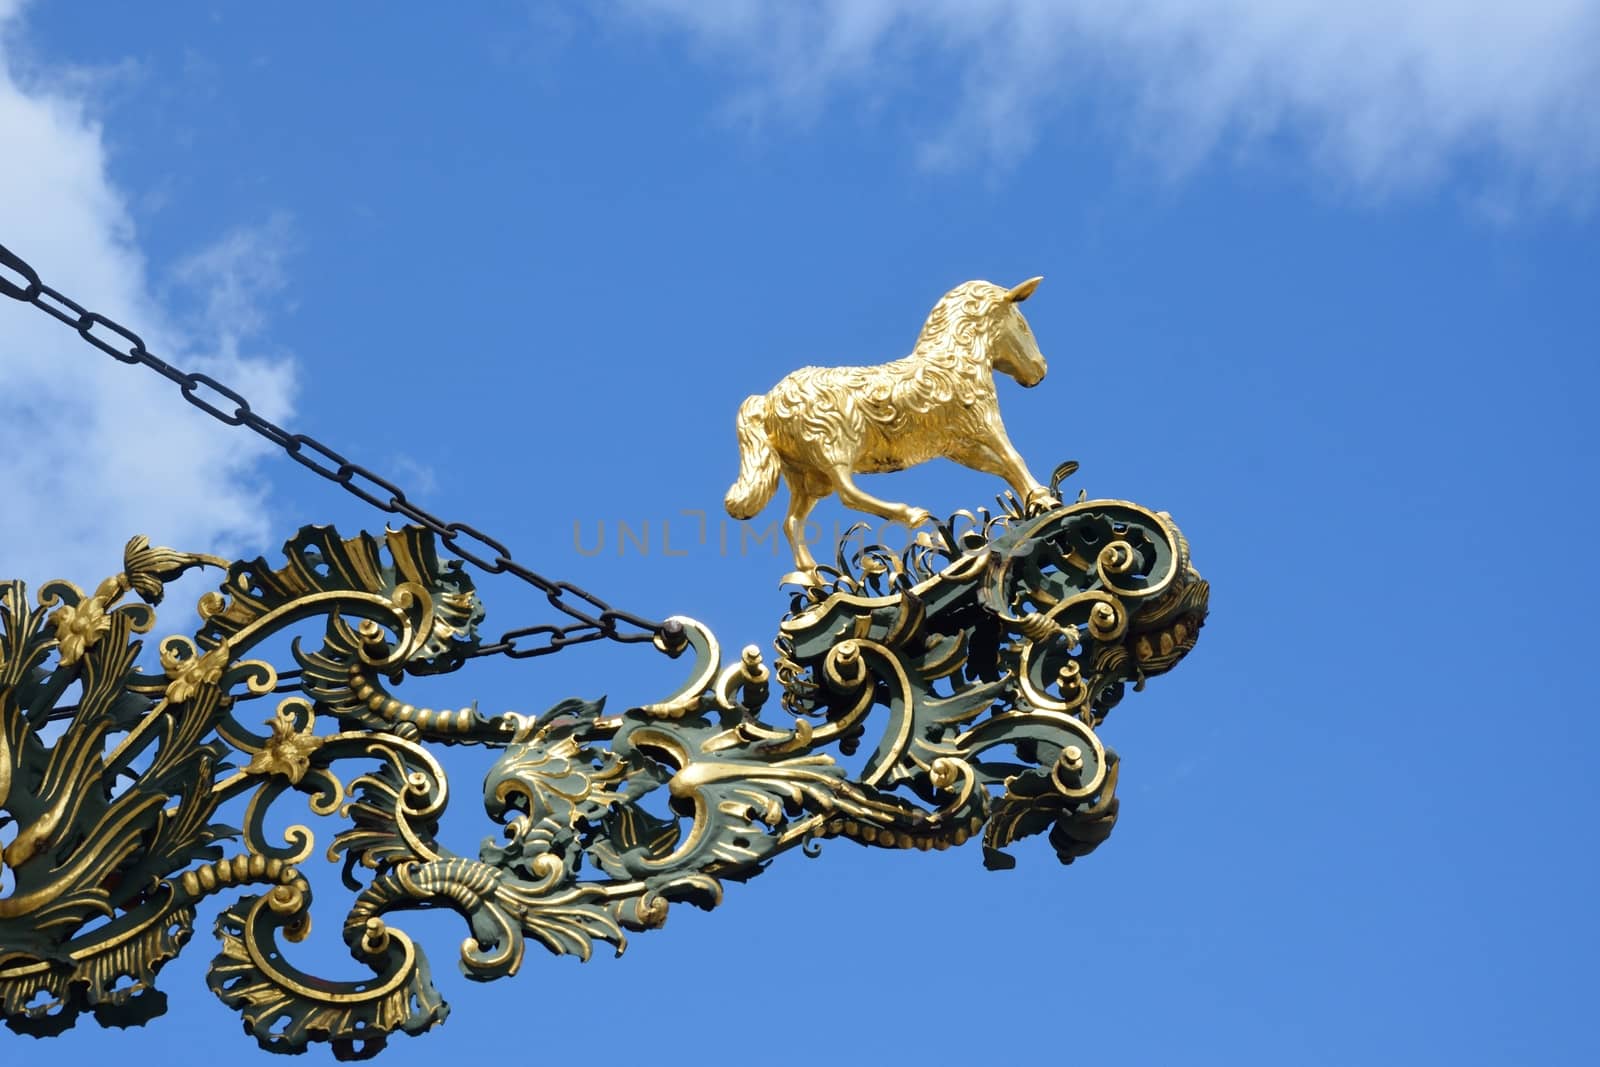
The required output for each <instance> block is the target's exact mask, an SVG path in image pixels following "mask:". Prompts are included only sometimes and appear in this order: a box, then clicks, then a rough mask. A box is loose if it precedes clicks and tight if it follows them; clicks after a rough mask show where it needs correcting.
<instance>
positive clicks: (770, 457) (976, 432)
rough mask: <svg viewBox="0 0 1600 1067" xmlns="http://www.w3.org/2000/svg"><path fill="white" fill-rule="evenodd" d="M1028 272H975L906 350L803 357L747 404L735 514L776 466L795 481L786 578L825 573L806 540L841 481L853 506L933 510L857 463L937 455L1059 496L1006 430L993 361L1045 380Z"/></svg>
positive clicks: (895, 466)
mask: <svg viewBox="0 0 1600 1067" xmlns="http://www.w3.org/2000/svg"><path fill="white" fill-rule="evenodd" d="M1042 280H1043V279H1041V278H1029V279H1028V280H1027V281H1025V282H1023V283H1022V284H1021V285H1018V286H1016V287H1014V288H1011V289H1006V288H1004V287H1002V286H998V285H994V284H992V283H990V282H982V281H974V282H966V283H964V284H962V285H958V286H956V287H955V288H954V289H952V290H950V292H948V293H946V294H945V295H944V297H943V299H941V300H940V301H939V302H938V303H937V304H935V305H934V308H933V311H932V312H931V313H930V314H929V315H928V321H927V323H926V324H924V326H923V327H922V335H921V336H920V337H918V338H917V346H916V347H915V348H914V349H912V351H911V354H910V355H909V356H906V357H905V358H904V359H898V360H895V361H894V362H893V363H884V364H882V365H880V366H876V367H803V368H801V369H800V370H797V371H795V372H794V373H793V374H791V375H789V376H788V377H787V378H785V379H783V381H781V382H779V383H778V384H777V385H776V386H775V387H774V388H773V390H772V391H771V392H770V393H767V394H766V395H765V396H752V397H750V398H749V399H748V400H746V401H745V402H744V403H743V404H742V405H740V407H739V422H738V429H739V480H738V481H737V482H735V483H734V484H733V487H732V488H731V489H729V490H728V495H727V498H726V500H725V501H724V503H725V504H726V505H727V508H728V514H730V515H732V516H733V517H734V518H736V519H748V518H751V517H752V516H754V515H755V514H756V513H757V512H758V511H760V510H761V509H762V508H763V507H765V506H766V505H767V502H768V501H770V500H771V499H772V496H773V493H775V492H776V491H777V488H778V475H780V474H781V475H783V480H784V481H785V482H786V483H787V484H788V486H789V511H788V514H787V515H786V516H785V517H784V520H783V532H784V536H785V537H787V538H788V540H789V547H790V548H791V549H792V550H793V551H794V562H795V567H796V568H797V573H795V574H793V575H789V576H788V577H787V578H786V579H785V580H786V581H798V582H800V583H802V584H815V583H818V582H819V581H820V576H819V575H818V572H817V561H816V560H815V559H813V558H812V556H811V551H810V549H809V548H808V547H807V545H806V542H805V522H806V518H807V516H809V515H810V514H811V509H812V508H813V507H815V506H816V504H817V501H819V500H821V499H822V498H823V497H825V496H827V495H828V494H829V493H838V494H839V499H840V500H841V501H843V502H844V503H845V505H846V506H848V507H852V508H855V509H856V510H857V511H865V512H869V513H871V514H873V515H879V516H882V517H883V518H885V519H889V520H891V521H893V522H901V523H904V524H905V525H906V526H908V527H914V526H920V525H921V524H923V523H925V522H927V521H928V520H929V518H930V515H929V513H928V512H927V511H925V510H924V509H922V508H913V507H909V506H907V505H905V504H893V503H889V502H888V501H885V500H879V499H878V498H877V497H875V496H872V495H870V494H868V493H866V492H863V491H862V490H861V489H860V488H859V487H857V485H856V483H855V480H854V477H853V476H854V475H855V474H858V473H877V472H880V471H897V470H903V469H904V468H906V467H910V466H913V465H914V464H917V463H923V462H926V461H927V460H930V459H933V458H935V457H938V456H943V457H945V458H947V459H953V460H955V461H956V462H957V463H960V464H963V465H964V466H968V467H971V468H973V469H974V470H979V471H984V472H986V473H989V474H998V475H1000V476H1001V477H1002V478H1004V479H1005V480H1006V481H1007V482H1008V483H1009V484H1010V486H1011V488H1012V489H1013V490H1014V491H1015V492H1016V494H1017V496H1018V497H1019V498H1020V499H1021V500H1022V501H1023V504H1024V506H1026V507H1028V508H1030V509H1033V508H1038V507H1041V506H1047V505H1054V504H1055V503H1057V501H1056V500H1055V499H1054V498H1053V497H1052V496H1051V495H1050V490H1049V489H1047V488H1046V487H1045V486H1044V485H1042V484H1040V482H1039V480H1038V479H1037V478H1035V477H1034V476H1033V475H1032V474H1031V473H1030V472H1029V471H1028V467H1027V465H1026V464H1025V463H1023V462H1022V457H1021V456H1019V455H1018V454H1017V450H1016V449H1015V448H1013V447H1012V445H1011V441H1010V440H1009V439H1008V438H1007V437H1006V428H1005V424H1004V423H1003V422H1001V421H1000V404H999V401H998V400H997V399H996V397H995V392H994V372H995V371H1001V372H1003V373H1005V374H1009V375H1010V376H1011V377H1013V378H1015V379H1016V380H1017V381H1018V382H1020V383H1021V384H1022V385H1024V386H1028V387H1032V386H1035V385H1038V384H1039V382H1040V380H1041V379H1043V378H1044V375H1045V370H1046V366H1045V360H1044V356H1043V354H1042V353H1040V351H1039V345H1038V342H1036V341H1035V340H1034V339H1033V332H1032V331H1031V330H1029V329H1028V323H1027V321H1026V320H1024V319H1023V317H1022V311H1021V309H1020V308H1018V306H1017V305H1018V304H1020V303H1022V302H1023V301H1024V300H1026V299H1027V298H1028V297H1029V296H1030V295H1031V294H1032V293H1033V291H1034V290H1035V289H1037V288H1038V287H1039V282H1040V281H1042Z"/></svg>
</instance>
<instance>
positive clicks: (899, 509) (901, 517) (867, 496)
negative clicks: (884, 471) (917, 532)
mask: <svg viewBox="0 0 1600 1067" xmlns="http://www.w3.org/2000/svg"><path fill="white" fill-rule="evenodd" d="M828 474H829V477H830V480H831V481H832V483H833V491H834V492H836V493H838V494H839V499H840V500H842V501H843V502H844V504H845V506H846V507H851V508H855V509H856V510H857V511H865V512H867V513H868V514H871V515H877V516H879V517H881V518H885V519H888V520H889V521H890V522H898V523H902V524H904V525H905V526H921V525H922V524H923V523H925V522H927V521H928V520H929V519H931V518H932V517H933V516H932V515H930V514H928V512H927V511H925V510H923V509H922V508H914V507H911V506H910V505H907V504H891V503H889V502H888V501H887V500H879V499H878V498H877V497H875V496H873V495H872V494H871V493H868V492H865V491H864V490H862V489H860V488H858V487H857V486H856V483H855V479H854V478H852V477H851V471H850V468H849V467H848V466H845V465H842V464H840V465H835V466H833V467H831V468H829V471H828Z"/></svg>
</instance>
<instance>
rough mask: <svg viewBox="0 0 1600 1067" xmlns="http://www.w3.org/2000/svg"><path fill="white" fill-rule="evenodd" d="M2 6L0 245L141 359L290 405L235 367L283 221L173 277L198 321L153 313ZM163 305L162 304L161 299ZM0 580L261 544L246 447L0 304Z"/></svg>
mask: <svg viewBox="0 0 1600 1067" xmlns="http://www.w3.org/2000/svg"><path fill="white" fill-rule="evenodd" d="M17 11H18V5H17V4H15V3H13V2H11V0H0V151H3V153H4V163H3V164H0V243H4V244H5V245H7V246H8V247H9V248H11V249H12V250H13V251H15V252H16V253H18V254H19V255H22V256H23V257H25V258H26V259H28V260H29V261H30V262H31V263H32V265H33V266H34V267H35V268H36V269H37V270H38V271H39V272H40V274H41V276H42V277H43V278H44V280H45V281H46V282H47V283H49V284H50V285H52V286H54V287H55V288H56V289H58V290H60V291H61V292H63V293H65V294H67V295H68V296H71V297H73V298H75V299H77V300H79V301H80V302H81V303H83V304H84V305H85V306H87V307H89V308H90V309H91V310H97V311H101V312H103V313H105V314H106V315H108V316H110V317H111V318H113V319H115V320H116V321H118V322H121V323H124V324H125V325H127V326H128V327H129V328H131V329H133V330H135V331H137V332H139V333H140V335H141V336H142V337H143V338H144V340H145V343H146V345H147V347H148V348H149V349H150V351H152V352H154V353H156V354H157V355H159V356H161V357H162V358H163V359H166V360H168V361H169V362H171V363H174V364H176V365H178V366H183V367H185V368H187V369H194V370H203V371H206V372H207V373H210V374H211V375H213V376H214V377H216V378H217V379H218V380H221V381H224V382H227V383H229V384H230V385H232V386H233V387H235V388H237V389H239V390H240V392H242V393H243V394H244V395H246V396H248V397H250V398H251V400H252V402H253V403H254V405H255V406H256V407H257V408H259V409H260V410H262V412H263V413H264V414H266V415H267V416H268V417H271V418H282V416H283V415H284V414H285V412H286V411H287V408H288V402H289V396H290V392H291V390H292V373H291V368H290V367H289V366H288V364H287V362H286V361H284V360H283V359H281V358H280V359H277V360H264V359H259V358H246V357H245V356H243V355H242V354H241V346H242V345H244V344H245V343H247V342H251V341H252V339H253V338H254V337H255V335H256V334H257V333H258V331H259V330H260V328H261V327H262V325H263V321H262V318H261V313H260V310H259V301H260V300H261V298H263V297H265V296H267V295H270V294H271V292H272V291H274V290H275V289H276V288H278V287H280V286H281V284H282V276H281V269H280V264H281V258H282V255H283V254H284V248H285V245H286V236H287V234H286V224H285V222H284V221H283V220H281V219H275V220H272V221H271V222H269V223H268V224H267V225H266V226H263V227H258V228H254V229H251V228H244V229H240V230H238V231H236V232H234V233H230V234H228V235H226V236H224V237H223V238H222V239H221V240H220V241H218V242H217V243H216V244H215V245H213V246H212V247H210V248H208V249H205V250H202V251H200V252H198V253H196V254H195V255H194V256H191V257H189V258H188V259H187V260H186V261H185V262H184V263H183V264H180V266H179V268H178V269H177V271H176V272H175V275H174V284H175V285H176V286H177V287H178V289H179V292H182V290H184V289H185V288H193V289H195V290H196V292H197V294H198V295H199V300H198V303H199V304H200V305H201V306H202V307H203V309H204V310H203V312H202V313H201V314H199V315H198V316H196V317H194V318H193V319H192V320H188V321H186V320H185V319H183V318H182V316H180V315H179V314H178V313H177V312H175V311H173V310H171V307H170V301H164V300H162V299H160V297H159V296H158V294H157V292H156V291H155V289H154V287H153V286H152V285H151V282H150V279H149V277H148V272H147V268H146V264H145V262H144V260H143V258H142V257H141V255H140V254H139V251H138V248H137V244H136V242H135V235H134V231H133V226H132V223H131V220H130V218H129V215H128V212H127V209H126V206H125V203H124V197H123V195H122V193H121V192H120V191H119V190H118V189H117V188H116V187H115V186H114V185H113V183H112V182H111V179H110V178H109V176H108V172H107V165H106V149H105V143H104V139H103V138H102V136H101V131H100V128H99V126H98V125H97V123H96V122H95V121H94V119H93V117H92V115H91V114H90V112H89V109H88V106H87V104H86V101H85V97H84V95H83V93H84V92H85V91H87V90H84V89H83V88H82V86H81V79H80V78H78V77H76V76H74V77H72V78H68V79H65V80H61V81H51V80H49V75H50V72H49V71H48V70H46V71H37V70H32V71H30V77H29V79H28V80H27V81H26V83H24V82H22V81H19V75H18V73H17V71H18V63H17V55H16V52H15V49H16V45H15V40H14V35H13V34H12V33H11V32H9V31H14V29H15V22H14V20H15V18H16V15H17ZM168 295H169V296H170V295H173V294H171V293H169V294H168ZM0 427H3V428H4V434H3V436H0V577H20V578H24V579H27V580H28V581H29V582H30V583H36V582H38V581H41V580H43V579H45V578H51V577H67V578H71V579H73V580H74V581H77V582H79V583H80V584H85V583H87V584H91V585H92V584H93V583H94V582H96V581H98V580H99V579H100V578H102V577H104V576H105V575H107V574H110V573H113V572H114V571H116V570H117V569H118V568H119V566H120V563H121V558H122V555H121V553H122V545H123V543H124V542H125V541H126V540H127V538H128V537H129V536H131V535H132V534H134V533H146V534H149V535H150V536H151V538H152V539H153V540H155V541H156V542H157V543H161V544H169V545H172V546H173V547H178V548H184V549H189V550H198V551H214V552H218V553H220V554H223V555H233V554H235V553H236V552H238V551H242V550H246V549H248V550H250V551H255V550H258V549H259V548H261V547H265V545H266V543H267V537H268V534H269V527H268V524H267V520H266V516H265V514H264V488H263V487H262V485H261V483H260V481H259V479H258V477H257V476H256V466H257V462H258V461H259V459H260V458H261V457H262V456H263V455H264V453H265V452H266V451H267V447H268V446H267V445H266V444H265V443H264V442H258V441H256V440H253V439H252V438H251V437H250V435H248V434H247V433H244V432H241V431H238V430H229V429H228V428H227V427H224V426H221V425H220V424H214V423H212V422H210V420H209V419H208V418H207V417H206V416H205V415H204V414H203V413H201V412H199V411H196V410H194V409H192V408H190V407H189V405H188V404H186V403H184V402H183V398H182V396H181V395H180V393H179V392H178V390H177V388H176V387H175V386H173V385H172V384H171V383H169V382H167V381H165V380H164V379H161V378H159V377H157V376H156V375H155V374H154V373H152V372H151V371H149V370H146V369H144V368H139V367H129V366H124V365H122V364H119V363H117V362H115V361H113V360H112V359H111V358H110V357H108V356H106V355H104V354H102V353H100V352H99V351H97V350H95V349H93V348H91V347H89V346H88V345H87V344H85V343H84V342H83V341H82V340H80V339H79V338H78V336H77V335H76V334H75V333H74V332H73V331H72V330H70V329H69V328H67V327H65V326H63V325H61V324H59V323H57V322H55V321H54V320H52V319H50V318H48V317H46V316H45V315H44V314H42V313H41V312H40V311H38V310H37V309H34V308H30V307H27V306H25V305H23V304H20V303H16V302H13V301H10V300H5V299H0Z"/></svg>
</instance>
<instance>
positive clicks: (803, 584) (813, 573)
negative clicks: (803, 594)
mask: <svg viewBox="0 0 1600 1067" xmlns="http://www.w3.org/2000/svg"><path fill="white" fill-rule="evenodd" d="M822 584H823V582H822V572H820V571H818V570H817V569H816V568H815V567H802V568H800V569H799V570H797V571H790V572H789V573H788V574H785V575H784V576H783V577H782V578H779V579H778V585H779V587H782V586H785V585H798V586H799V587H800V588H802V589H820V588H821V587H822Z"/></svg>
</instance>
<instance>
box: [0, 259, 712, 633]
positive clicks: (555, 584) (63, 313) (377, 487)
mask: <svg viewBox="0 0 1600 1067" xmlns="http://www.w3.org/2000/svg"><path fill="white" fill-rule="evenodd" d="M0 295H4V296H8V297H10V298H11V299H13V300H18V301H21V302H23V303H25V304H32V305H33V306H34V307H36V308H38V309H39V310H41V311H43V312H44V313H45V314H47V315H49V316H51V317H52V318H54V319H56V320H58V321H60V322H62V323H64V324H65V325H67V326H70V327H72V328H73V329H74V330H76V331H77V332H78V335H79V336H80V337H82V338H83V339H84V340H85V341H87V342H89V343H90V344H91V345H93V346H94V347H96V348H98V349H100V351H102V352H104V353H105V354H106V355H108V356H110V357H111V358H112V359H115V360H117V361H118V362H120V363H128V364H132V365H136V366H144V367H148V368H149V369H151V370H153V371H155V372H156V373H157V374H159V375H161V376H162V377H163V378H166V379H167V380H168V381H170V382H172V383H173V384H175V385H177V386H178V389H179V391H180V392H181V393H182V394H183V398H184V399H185V400H187V401H188V402H189V403H190V404H193V405H194V406H195V407H197V408H199V409H200V410H201V411H204V412H205V413H206V414H208V415H210V416H211V417H212V418H214V419H216V420H218V421H219V422H222V423H225V424H227V425H229V426H243V427H246V428H248V429H250V430H252V431H254V432H255V433H257V434H259V435H260V436H262V437H264V438H266V439H267V440H268V441H271V442H272V443H273V444H275V445H277V446H278V447H279V448H282V449H283V450H284V452H285V453H287V454H288V456H289V458H290V459H292V460H294V461H295V462H296V463H298V464H300V465H301V466H302V467H305V468H306V469H307V470H309V471H311V472H312V473H314V474H318V475H320V476H321V477H323V478H326V479H327V480H329V481H331V482H333V483H335V484H336V485H338V486H340V487H341V488H343V489H344V490H345V491H346V492H348V493H350V494H351V495H352V496H355V497H357V498H359V499H361V500H364V501H366V502H367V503H368V504H370V505H372V506H373V507H375V508H377V509H378V510H379V511H382V512H386V513H387V514H390V515H399V516H401V517H402V518H405V519H408V520H410V521H411V522H414V523H417V524H418V525H419V526H423V527H425V528H427V529H428V530H429V531H431V532H432V533H433V534H434V535H435V536H436V537H438V538H439V540H440V542H441V543H443V545H444V547H445V549H446V550H448V551H449V552H450V553H452V554H453V555H455V556H458V557H460V558H461V559H463V560H465V561H467V562H468V563H470V564H472V565H473V566H475V567H478V568H480V569H481V570H484V571H486V572H488V573H489V574H512V575H515V576H516V577H518V578H520V579H522V580H523V581H524V582H527V583H528V584H529V585H531V586H533V587H534V588H535V589H537V590H539V591H540V592H541V593H543V594H544V595H545V599H546V600H547V601H549V603H550V606H551V607H553V608H555V609H556V610H557V611H559V612H561V613H562V614H564V615H566V616H568V617H569V618H571V619H572V620H574V621H572V622H570V623H567V624H565V625H562V626H557V625H553V624H541V625H537V626H524V627H520V628H518V629H514V630H507V631H506V632H505V633H503V634H501V635H500V637H499V639H498V640H496V641H493V642H491V643H489V644H486V645H480V646H478V648H477V649H476V650H475V651H474V652H473V653H472V655H473V656H487V655H505V656H509V657H511V658H512V659H527V658H529V657H532V656H544V655H548V654H550V653H552V652H559V651H561V650H562V649H564V648H567V647H568V646H570V645H581V644H585V643H587V642H589V641H598V640H601V639H606V640H611V641H621V642H625V643H633V642H639V641H653V640H655V639H656V638H657V637H660V638H662V639H663V641H664V643H665V644H666V645H667V646H668V647H669V648H672V647H674V646H681V644H682V640H683V632H682V628H681V627H679V626H677V625H674V624H673V623H672V622H671V621H670V620H669V621H668V622H657V621H655V620H653V619H648V618H645V617H644V616H642V615H635V614H633V613H632V612H629V611H622V610H620V609H617V608H613V607H612V606H611V605H610V604H607V603H606V602H605V601H604V600H601V599H600V598H599V597H597V596H595V595H594V594H593V593H590V592H587V591H586V590H583V589H580V588H579V587H577V586H575V585H573V584H572V583H571V582H562V581H556V580H553V579H551V578H546V577H545V576H544V575H542V574H540V573H538V572H537V571H534V570H531V569H530V568H528V567H526V566H524V565H523V564H521V563H519V562H517V561H516V560H515V559H513V558H512V557H511V550H510V549H508V548H507V547H506V546H505V544H504V542H501V541H499V540H497V539H495V538H493V537H490V536H489V535H488V534H486V533H484V532H482V531H481V530H478V529H476V528H474V527H472V526H469V525H467V524H466V523H464V522H445V521H444V520H443V519H441V518H439V517H438V516H437V515H434V514H433V513H432V512H430V511H428V510H426V509H424V508H423V507H422V506H421V505H419V504H416V503H414V502H413V501H411V500H410V499H409V498H408V497H407V496H406V494H405V491H404V490H402V489H401V488H400V487H399V486H397V485H395V484H394V483H393V482H391V481H389V480H388V479H387V478H384V477H381V476H379V475H378V474H375V473H373V472H372V471H370V470H368V469H367V468H365V467H363V466H361V465H359V464H356V463H352V462H350V461H349V460H348V459H346V458H345V457H344V456H342V455H340V454H339V453H338V452H335V451H334V450H333V449H331V448H329V447H328V446H327V445H325V444H323V443H322V442H321V441H318V440H317V439H316V438H314V437H310V436H308V435H306V434H303V433H290V432H289V431H287V430H285V429H284V428H283V427H281V426H279V425H278V424H277V423H275V422H272V421H271V420H270V419H267V418H266V417H264V416H263V415H261V414H260V413H258V412H257V411H255V410H254V409H252V408H251V406H250V401H248V400H246V399H245V398H244V397H243V396H241V395H240V394H239V393H237V392H235V391H234V390H233V389H230V388H229V387H228V386H226V385H224V384H223V383H222V382H219V381H217V380H216V379H215V378H212V377H211V376H210V375H206V374H198V373H187V372H184V371H182V370H179V369H178V368H177V367H174V366H172V365H171V364H170V363H167V362H165V361H163V360H161V359H158V358H156V357H155V356H153V355H151V354H150V352H149V351H148V350H147V349H146V348H145V346H144V340H143V339H142V338H140V336H139V335H138V334H136V333H134V332H133V331H132V330H130V329H128V328H127V327H126V326H123V325H121V324H120V323H118V322H115V321H113V320H111V319H108V318H106V317H105V316H104V315H101V314H99V313H98V312H94V311H90V310H88V309H87V308H85V307H83V306H82V305H81V304H79V303H78V302H77V301H75V300H73V299H72V298H70V297H68V296H65V295H63V294H62V293H59V292H57V291H56V290H54V289H52V288H51V287H50V286H48V285H45V284H44V283H43V282H42V281H40V280H39V274H38V272H37V271H35V270H34V269H33V267H31V266H29V265H28V263H27V262H26V261H25V260H24V259H23V258H22V257H21V256H18V255H17V254H16V253H15V252H13V251H11V250H10V249H9V248H7V247H6V246H5V245H0ZM523 642H530V643H527V644H524V643H523Z"/></svg>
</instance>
